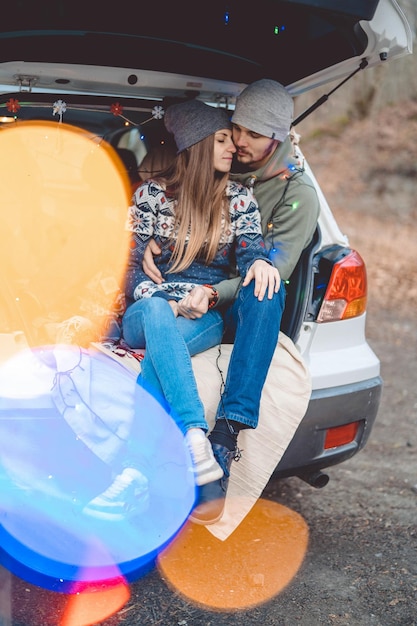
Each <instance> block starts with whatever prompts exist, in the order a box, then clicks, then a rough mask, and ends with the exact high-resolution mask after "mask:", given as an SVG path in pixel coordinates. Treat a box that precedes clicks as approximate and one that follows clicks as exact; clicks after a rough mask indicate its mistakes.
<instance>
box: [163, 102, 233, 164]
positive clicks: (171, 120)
mask: <svg viewBox="0 0 417 626" xmlns="http://www.w3.org/2000/svg"><path fill="white" fill-rule="evenodd" d="M164 121H165V126H166V128H167V130H168V132H170V133H172V134H173V135H174V139H175V143H176V144H177V148H178V154H179V153H180V152H182V151H183V150H185V149H186V148H189V147H190V146H193V145H194V144H195V143H198V142H199V141H202V140H203V139H205V138H206V137H209V135H213V134H214V133H216V132H217V131H218V130H221V129H222V128H232V125H231V123H230V117H229V114H228V113H227V112H226V111H225V109H218V108H215V107H212V106H210V105H208V104H204V102H201V100H187V102H181V103H180V104H173V105H171V106H170V107H168V108H167V110H166V113H165V116H164Z"/></svg>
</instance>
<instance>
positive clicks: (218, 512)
mask: <svg viewBox="0 0 417 626" xmlns="http://www.w3.org/2000/svg"><path fill="white" fill-rule="evenodd" d="M212 447H213V453H214V457H215V459H216V460H217V462H218V464H219V465H220V467H221V468H222V470H223V476H222V478H220V479H219V480H214V481H213V482H211V483H208V484H207V485H202V486H201V487H199V489H198V492H197V494H198V495H197V501H196V505H195V507H194V509H193V510H192V512H191V514H190V516H189V518H188V519H189V520H190V522H193V523H194V524H201V525H203V526H208V525H209V524H215V523H216V522H218V521H219V519H220V518H221V516H222V515H223V511H224V505H225V498H226V493H227V487H228V486H229V476H230V466H231V464H232V461H233V460H235V461H238V460H239V459H240V457H241V453H240V450H239V449H238V448H235V450H229V449H228V448H226V447H225V446H221V445H219V444H218V443H213V444H212Z"/></svg>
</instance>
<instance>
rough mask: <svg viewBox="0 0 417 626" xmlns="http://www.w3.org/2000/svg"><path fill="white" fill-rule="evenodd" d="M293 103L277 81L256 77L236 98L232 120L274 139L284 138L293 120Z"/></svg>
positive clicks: (280, 139) (282, 139)
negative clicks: (257, 78)
mask: <svg viewBox="0 0 417 626" xmlns="http://www.w3.org/2000/svg"><path fill="white" fill-rule="evenodd" d="M293 115H294V103H293V99H292V97H291V96H290V94H289V93H288V91H287V90H286V89H285V87H283V85H281V84H280V83H277V82H276V81H275V80H270V79H267V78H265V79H262V80H257V81H256V82H254V83H252V84H251V85H248V86H247V87H245V89H244V90H243V91H242V93H241V94H240V95H239V96H238V97H237V99H236V107H235V111H234V113H233V117H232V122H233V123H234V124H238V125H239V126H244V127H245V128H248V129H249V130H252V131H253V132H255V133H259V134H260V135H265V137H270V138H271V139H278V141H284V140H285V139H286V138H287V136H288V133H289V132H290V127H291V124H292V121H293Z"/></svg>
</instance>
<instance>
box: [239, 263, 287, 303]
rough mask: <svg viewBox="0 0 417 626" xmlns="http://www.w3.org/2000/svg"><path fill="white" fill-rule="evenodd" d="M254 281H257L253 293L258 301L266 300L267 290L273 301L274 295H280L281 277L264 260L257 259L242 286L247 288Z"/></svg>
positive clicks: (274, 268)
mask: <svg viewBox="0 0 417 626" xmlns="http://www.w3.org/2000/svg"><path fill="white" fill-rule="evenodd" d="M252 280H254V281H255V288H254V290H253V293H254V295H255V296H256V297H257V298H258V300H263V299H264V296H265V293H266V292H267V290H268V299H269V300H271V299H272V297H273V295H274V293H278V291H279V287H280V284H281V277H280V275H279V272H278V270H277V268H276V267H274V266H273V265H270V264H269V263H267V262H266V261H263V260H262V259H257V260H256V261H255V262H254V263H252V265H251V266H250V268H249V270H248V273H247V274H246V276H245V280H244V281H243V283H242V286H243V287H246V285H249V283H250V282H251V281H252Z"/></svg>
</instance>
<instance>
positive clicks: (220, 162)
mask: <svg viewBox="0 0 417 626" xmlns="http://www.w3.org/2000/svg"><path fill="white" fill-rule="evenodd" d="M235 152H236V148H235V144H234V143H233V140H232V131H231V130H229V129H228V128H224V129H222V130H218V131H217V133H215V134H214V169H215V170H216V171H217V172H223V173H224V172H230V168H231V167H232V160H233V155H234V153H235Z"/></svg>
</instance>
